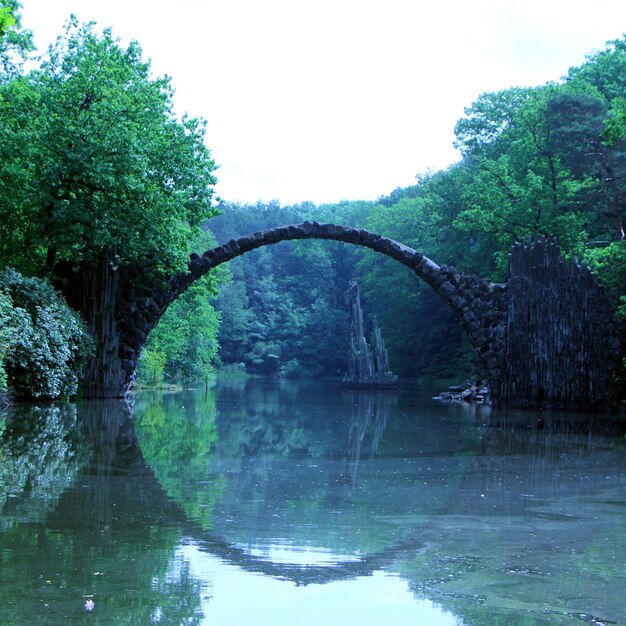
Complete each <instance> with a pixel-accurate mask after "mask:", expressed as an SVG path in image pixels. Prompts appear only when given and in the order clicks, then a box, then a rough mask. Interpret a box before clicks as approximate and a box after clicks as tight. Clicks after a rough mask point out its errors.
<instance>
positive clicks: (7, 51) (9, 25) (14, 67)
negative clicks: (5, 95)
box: [0, 0, 34, 82]
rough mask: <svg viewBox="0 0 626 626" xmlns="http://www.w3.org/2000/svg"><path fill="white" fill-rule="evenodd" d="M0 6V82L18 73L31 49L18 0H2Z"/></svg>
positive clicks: (29, 38)
mask: <svg viewBox="0 0 626 626" xmlns="http://www.w3.org/2000/svg"><path fill="white" fill-rule="evenodd" d="M2 4H3V6H2V7H0V82H3V81H6V80H8V79H10V78H12V77H14V76H16V75H18V74H19V72H20V70H21V67H22V63H23V61H24V60H25V59H26V58H27V56H28V53H29V52H31V51H32V50H33V47H34V46H33V40H32V39H33V38H32V33H31V32H30V31H28V30H25V29H23V28H22V24H21V16H20V14H19V11H20V9H21V7H22V3H21V2H19V0H4V1H3V3H2Z"/></svg>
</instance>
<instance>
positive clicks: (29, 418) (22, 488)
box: [0, 404, 91, 530]
mask: <svg viewBox="0 0 626 626" xmlns="http://www.w3.org/2000/svg"><path fill="white" fill-rule="evenodd" d="M0 425H1V429H0V514H1V515H0V530H1V529H6V528H9V527H11V526H12V525H13V523H14V521H15V520H20V521H22V522H24V521H29V522H34V521H37V520H41V519H42V518H44V517H45V515H46V513H47V512H48V511H49V510H50V509H51V508H52V507H53V506H54V505H55V504H56V502H57V501H58V499H59V498H60V497H61V494H62V493H63V492H64V491H65V489H66V488H67V487H68V486H69V485H71V484H72V483H73V482H74V481H75V479H76V475H77V473H78V471H79V470H80V468H81V467H82V466H83V465H85V463H86V462H87V460H88V458H89V454H90V452H91V448H90V446H89V445H85V443H84V441H83V437H82V433H81V429H80V427H79V424H78V422H77V417H76V406H75V405H74V404H48V405H30V404H29V405H17V406H12V407H10V408H8V409H7V410H6V411H4V412H3V413H2V415H1V416H0Z"/></svg>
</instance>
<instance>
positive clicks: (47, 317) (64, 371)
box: [0, 268, 93, 399]
mask: <svg viewBox="0 0 626 626" xmlns="http://www.w3.org/2000/svg"><path fill="white" fill-rule="evenodd" d="M0 325H1V327H2V330H1V331H0V361H1V362H2V368H1V370H2V371H1V372H0V384H4V385H5V388H6V386H7V385H8V386H10V387H11V389H12V391H13V393H14V394H15V395H16V396H17V397H32V398H50V399H53V398H61V397H69V396H73V395H75V394H76V392H77V390H78V383H79V379H80V375H81V373H82V370H83V368H84V365H85V363H86V361H87V358H88V357H89V355H90V353H91V350H92V347H93V343H92V340H91V338H90V336H89V334H88V332H87V329H86V327H85V325H84V323H83V321H82V320H81V318H80V316H79V315H78V314H77V313H75V312H74V311H72V310H71V309H70V308H69V307H68V306H67V304H66V302H65V300H64V299H63V298H62V297H61V296H60V295H59V294H58V293H57V292H56V291H55V290H54V288H53V287H52V285H50V283H48V282H47V281H45V280H42V279H38V278H27V277H25V276H22V275H21V274H19V273H18V272H16V271H15V270H12V269H10V268H7V269H5V270H4V271H3V272H0Z"/></svg>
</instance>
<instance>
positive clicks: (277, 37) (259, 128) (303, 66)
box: [22, 0, 626, 204]
mask: <svg viewBox="0 0 626 626" xmlns="http://www.w3.org/2000/svg"><path fill="white" fill-rule="evenodd" d="M70 13H75V14H76V15H77V16H78V18H79V19H80V20H81V21H88V20H94V21H96V22H97V23H98V25H99V26H100V27H105V26H112V27H113V32H114V34H115V35H117V36H118V37H120V38H121V39H122V41H123V42H128V40H130V39H137V40H138V41H139V43H140V44H141V46H142V48H143V50H144V55H145V57H147V58H151V59H152V63H153V70H154V72H155V74H157V75H162V74H168V75H170V76H171V77H172V84H173V86H174V88H175V89H176V96H175V103H176V108H177V110H178V111H179V112H181V113H182V112H184V111H186V112H188V113H190V114H191V115H194V116H200V117H203V118H204V119H206V120H207V121H208V130H207V143H208V145H209V147H210V148H211V151H212V154H213V157H214V159H215V160H216V161H217V163H219V165H220V169H219V170H218V171H217V176H218V179H219V183H218V185H217V188H216V191H217V194H218V195H220V196H221V197H222V198H224V199H226V200H239V201H243V202H255V201H257V200H259V199H260V200H264V201H268V200H271V199H278V200H280V201H281V202H282V203H283V204H291V203H295V202H303V201H306V200H312V201H314V202H317V203H322V202H335V201H339V200H341V199H350V200H352V199H374V198H376V197H378V196H380V195H384V194H387V193H389V192H391V191H392V190H393V189H394V188H396V187H398V186H407V185H411V184H413V183H414V182H415V176H416V174H418V173H422V172H425V171H427V170H429V169H434V170H437V169H441V168H444V167H446V166H447V165H449V164H451V163H452V162H454V161H455V160H457V159H458V155H457V153H456V152H455V150H454V148H453V145H452V142H453V140H454V133H453V129H454V124H455V122H456V121H457V120H458V119H459V118H460V117H461V116H462V114H463V109H464V107H466V106H469V105H470V104H471V103H472V102H473V101H474V100H475V99H476V98H477V96H478V95H479V94H481V93H483V92H485V91H494V90H498V89H504V88H507V87H511V86H534V85H541V84H544V83H545V82H547V81H551V80H559V79H560V78H561V77H562V76H563V75H564V74H566V73H567V70H568V68H570V67H572V66H576V65H580V64H581V63H582V62H583V61H584V59H585V56H586V55H587V54H589V53H591V52H592V51H594V50H598V49H603V48H604V45H605V42H606V41H608V40H611V39H617V38H621V36H622V34H623V33H624V32H626V2H625V1H624V0H593V1H592V0H587V1H585V2H583V1H581V0H428V2H424V1H421V0H176V1H175V2H172V1H171V0H168V1H167V2H166V1H163V0H23V10H22V16H23V24H24V26H26V27H27V28H30V29H31V30H33V32H34V34H35V41H36V43H37V46H38V47H39V48H40V50H41V51H43V50H44V49H45V48H46V47H47V45H48V43H49V42H51V41H52V40H53V39H54V38H55V37H56V36H57V35H58V34H59V33H60V32H61V29H62V26H63V23H64V22H65V20H66V19H67V17H68V16H69V15H70Z"/></svg>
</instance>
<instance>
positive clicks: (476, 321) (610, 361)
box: [69, 222, 622, 410]
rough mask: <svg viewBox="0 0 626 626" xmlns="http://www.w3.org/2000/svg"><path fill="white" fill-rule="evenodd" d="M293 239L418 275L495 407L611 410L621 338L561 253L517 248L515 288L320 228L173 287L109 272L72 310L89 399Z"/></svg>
mask: <svg viewBox="0 0 626 626" xmlns="http://www.w3.org/2000/svg"><path fill="white" fill-rule="evenodd" d="M294 239H330V240H335V241H341V242H344V243H349V244H354V245H358V246H364V247H366V248H370V249H372V250H374V251H376V252H379V253H381V254H384V255H386V256H389V257H391V258H393V259H395V260H396V261H398V262H399V263H401V264H403V265H406V266H407V267H408V268H410V269H411V270H412V271H414V272H415V274H416V275H417V276H418V277H419V278H421V279H422V280H423V281H424V282H426V283H427V284H428V285H429V286H430V287H432V288H433V289H434V290H435V291H436V292H437V293H438V294H439V295H440V296H441V298H442V299H443V300H444V301H445V302H446V303H447V305H448V306H450V308H451V309H452V310H453V311H454V313H455V314H456V316H457V318H458V319H459V322H460V323H461V325H462V326H463V328H464V329H465V331H466V332H467V335H468V337H469V340H470V343H471V345H472V346H473V349H474V350H475V351H476V354H477V355H478V358H479V360H480V363H481V366H482V368H483V373H484V375H485V376H486V377H487V380H488V384H489V387H490V391H491V394H492V398H493V399H494V401H495V402H496V403H500V404H502V405H508V406H528V407H540V406H552V407H559V408H577V409H578V408H582V409H596V410H597V409H600V410H604V409H606V408H607V407H608V406H609V405H610V404H611V403H612V402H613V401H614V400H615V393H616V392H615V390H614V389H613V388H612V386H611V380H612V374H611V370H612V368H614V367H616V366H617V364H618V363H619V360H620V355H621V350H622V346H621V340H620V334H619V329H618V328H617V326H616V324H615V323H614V321H613V319H612V317H611V313H610V310H609V306H608V304H607V301H606V298H605V297H604V294H603V292H602V288H601V286H599V285H598V284H597V282H596V281H595V280H594V278H593V277H592V276H591V274H590V272H589V270H588V269H587V268H584V267H581V266H579V265H578V264H576V263H571V262H565V261H563V260H562V259H561V258H560V254H559V249H558V247H557V246H556V245H555V244H553V243H549V242H546V241H543V240H540V241H538V242H535V243H534V244H532V245H517V246H516V247H515V248H514V249H513V251H512V253H511V255H510V263H509V273H508V277H507V280H506V282H505V283H493V282H491V281H489V280H488V279H484V278H481V277H479V276H476V275H465V274H461V273H459V272H457V271H456V270H455V269H454V268H453V267H448V266H445V265H441V266H440V265H438V264H437V263H435V262H434V261H432V260H431V259H429V258H428V257H426V256H424V255H423V254H421V253H420V252H418V251H416V250H413V249H412V248H409V247H407V246H405V245H403V244H401V243H398V242H396V241H393V240H392V239H388V238H386V237H383V236H381V235H378V234H374V233H371V232H369V231H366V230H359V229H356V228H351V227H348V226H339V225H336V224H319V223H317V222H304V223H303V224H295V225H288V226H280V227H277V228H272V229H269V230H265V231H260V232H256V233H252V234H250V235H246V236H243V237H240V238H238V239H232V240H230V241H228V242H226V243H224V244H222V245H220V246H217V247H215V248H213V249H211V250H207V251H206V252H204V254H201V255H198V254H193V255H191V257H190V260H189V263H188V269H187V271H186V272H182V273H179V274H176V275H174V276H172V277H171V278H170V279H169V281H168V282H167V283H166V284H157V283H153V282H149V281H147V280H146V278H145V276H142V275H141V274H140V273H139V272H138V271H136V270H134V271H133V270H132V269H128V270H120V269H116V268H113V267H111V265H110V264H108V263H102V266H101V267H100V268H99V272H100V274H101V276H100V279H99V280H97V281H95V283H94V285H91V286H90V285H83V287H84V289H83V291H82V295H81V298H80V300H79V301H76V300H74V301H73V302H71V304H72V305H73V306H75V307H76V308H78V309H79V310H81V312H82V313H83V315H84V316H85V317H86V319H87V323H88V325H89V327H90V330H91V331H92V333H93V334H94V336H95V337H96V342H97V346H98V347H97V350H96V354H95V356H94V358H93V359H92V361H91V363H90V365H89V371H88V373H87V374H88V375H87V380H88V382H87V386H86V389H85V395H86V396H87V397H119V396H121V395H123V394H124V393H125V392H126V391H128V389H129V388H130V386H131V384H132V380H133V376H134V371H135V367H136V364H137V359H138V357H139V353H140V351H141V348H142V346H143V344H144V342H145V340H146V338H147V336H148V334H149V332H150V331H151V330H152V329H153V328H154V326H155V325H156V324H157V322H158V321H159V319H160V317H161V316H162V315H163V313H164V312H165V310H166V309H167V307H168V305H169V304H170V303H171V302H173V301H174V300H175V299H176V298H177V297H178V296H179V295H180V294H181V293H183V292H184V291H185V289H187V287H189V285H191V284H192V283H193V282H194V281H195V280H197V279H198V278H200V277H201V276H203V275H204V274H206V273H207V272H208V271H210V270H211V269H213V268H215V267H217V266H218V265H220V264H222V263H225V262H228V261H230V260H231V259H233V258H235V257H237V256H240V255H242V254H245V253H246V252H249V251H251V250H254V249H255V248H259V247H261V246H266V245H270V244H274V243H278V242H280V241H285V240H294ZM96 284H99V285H100V287H97V286H95V285H96ZM69 299H70V300H71V297H70V298H69Z"/></svg>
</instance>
